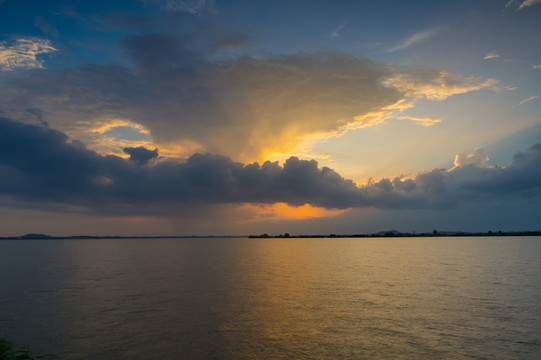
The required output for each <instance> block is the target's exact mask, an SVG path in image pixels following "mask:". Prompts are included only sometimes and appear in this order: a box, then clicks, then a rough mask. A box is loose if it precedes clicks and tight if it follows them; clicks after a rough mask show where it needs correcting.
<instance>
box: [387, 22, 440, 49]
mask: <svg viewBox="0 0 541 360" xmlns="http://www.w3.org/2000/svg"><path fill="white" fill-rule="evenodd" d="M440 30H441V29H439V28H435V29H427V30H423V31H419V32H417V33H415V34H413V35H412V36H410V37H409V38H407V39H405V40H404V41H402V42H401V43H400V44H398V45H396V46H393V47H392V48H390V49H389V52H395V51H399V50H404V49H407V48H409V47H410V46H412V45H414V44H417V43H420V42H422V41H424V40H426V39H428V38H430V37H432V36H434V35H436V34H437V33H439V32H440Z"/></svg>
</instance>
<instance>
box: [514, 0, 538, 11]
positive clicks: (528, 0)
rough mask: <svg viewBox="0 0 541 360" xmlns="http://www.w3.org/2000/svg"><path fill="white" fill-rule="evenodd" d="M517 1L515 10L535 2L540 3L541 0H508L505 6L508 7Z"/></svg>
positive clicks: (532, 4)
mask: <svg viewBox="0 0 541 360" xmlns="http://www.w3.org/2000/svg"><path fill="white" fill-rule="evenodd" d="M517 3H519V4H520V5H519V6H518V8H517V11H518V10H522V9H525V8H527V7H530V6H534V5H536V4H539V3H541V0H522V1H518V0H510V1H509V2H507V4H505V7H506V8H507V7H509V6H511V5H515V4H517Z"/></svg>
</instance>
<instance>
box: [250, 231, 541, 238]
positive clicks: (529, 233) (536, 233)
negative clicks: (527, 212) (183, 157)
mask: <svg viewBox="0 0 541 360" xmlns="http://www.w3.org/2000/svg"><path fill="white" fill-rule="evenodd" d="M465 236H541V231H505V232H503V231H497V232H493V231H488V232H465V231H456V232H455V231H441V232H440V231H434V232H431V233H430V232H424V233H401V232H398V231H387V232H378V233H370V234H329V235H290V234H288V233H285V234H280V235H268V234H262V235H249V236H248V237H249V238H254V239H266V238H269V239H275V238H396V237H465Z"/></svg>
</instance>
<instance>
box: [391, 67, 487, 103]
mask: <svg viewBox="0 0 541 360" xmlns="http://www.w3.org/2000/svg"><path fill="white" fill-rule="evenodd" d="M396 70H397V71H396V73H395V74H393V75H390V76H389V77H387V78H386V79H385V80H383V81H382V84H383V85H384V86H389V87H393V88H395V89H397V90H398V91H400V93H401V94H403V96H404V97H410V98H413V99H420V98H425V99H428V100H436V101H440V100H445V99H447V98H448V97H450V96H453V95H457V94H464V93H468V92H471V91H477V90H481V89H494V88H495V85H496V84H497V83H498V80H496V79H484V78H481V77H478V76H461V75H455V74H452V73H448V72H446V71H443V70H438V69H431V68H397V69H396Z"/></svg>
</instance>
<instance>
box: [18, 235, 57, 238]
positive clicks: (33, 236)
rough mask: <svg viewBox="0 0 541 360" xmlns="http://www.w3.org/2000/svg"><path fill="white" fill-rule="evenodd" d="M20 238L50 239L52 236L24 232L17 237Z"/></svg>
mask: <svg viewBox="0 0 541 360" xmlns="http://www.w3.org/2000/svg"><path fill="white" fill-rule="evenodd" d="M19 238H20V239H51V238H52V236H49V235H45V234H26V235H23V236H20V237H19Z"/></svg>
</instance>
